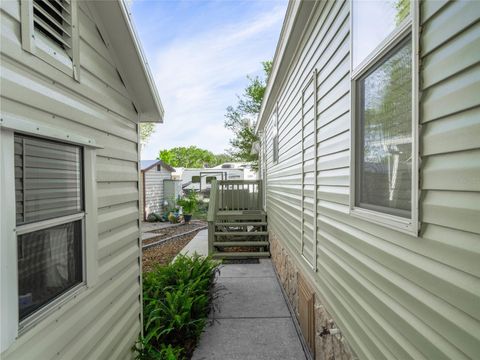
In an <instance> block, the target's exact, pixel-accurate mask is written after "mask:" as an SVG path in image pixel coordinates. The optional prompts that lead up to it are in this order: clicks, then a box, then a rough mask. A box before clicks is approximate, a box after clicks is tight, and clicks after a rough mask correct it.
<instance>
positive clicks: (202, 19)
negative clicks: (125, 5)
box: [131, 0, 287, 159]
mask: <svg viewBox="0 0 480 360" xmlns="http://www.w3.org/2000/svg"><path fill="white" fill-rule="evenodd" d="M286 7H287V1H286V0H268V1H266V0H257V1H253V0H251V1H229V0H217V1H203V0H202V1H199V0H196V1H195V0H190V1H184V0H178V1H155V0H134V1H133V4H132V7H131V11H132V14H133V19H134V22H135V26H136V29H137V32H138V35H139V37H140V40H141V42H142V46H143V49H144V51H145V53H146V56H147V58H148V62H149V64H150V68H151V70H152V73H153V76H154V78H155V82H156V84H157V87H158V92H159V94H160V97H161V99H162V103H163V106H164V108H165V121H164V124H159V125H156V132H155V134H153V135H152V137H151V138H150V141H149V143H148V144H147V145H146V146H145V148H144V149H143V151H142V159H154V158H156V157H157V155H158V151H159V150H160V149H166V148H171V147H174V146H189V145H196V146H199V147H202V148H205V149H208V150H211V151H213V152H214V153H222V152H224V151H225V149H226V148H228V147H229V144H228V140H229V138H230V137H231V133H230V132H229V131H228V130H226V129H225V128H224V127H223V121H224V114H225V109H226V107H227V106H229V105H235V104H236V100H237V97H236V96H237V94H238V95H240V94H241V93H242V92H243V89H244V88H245V86H246V85H247V83H248V80H247V79H246V76H247V75H250V76H255V75H257V74H261V72H262V66H261V61H264V60H268V59H272V58H273V55H274V53H275V47H276V44H277V41H278V37H279V34H280V30H281V27H282V22H283V18H284V15H285V10H286Z"/></svg>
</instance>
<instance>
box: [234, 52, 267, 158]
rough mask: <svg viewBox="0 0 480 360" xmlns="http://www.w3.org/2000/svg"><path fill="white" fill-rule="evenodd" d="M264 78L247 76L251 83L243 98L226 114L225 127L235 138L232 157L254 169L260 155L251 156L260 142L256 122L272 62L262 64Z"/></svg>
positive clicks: (240, 97)
mask: <svg viewBox="0 0 480 360" xmlns="http://www.w3.org/2000/svg"><path fill="white" fill-rule="evenodd" d="M262 66H263V72H264V76H262V77H259V76H256V77H254V78H252V77H250V76H247V79H248V80H249V81H250V83H249V84H248V86H247V87H246V88H245V91H244V93H243V94H242V96H239V97H238V104H237V105H236V106H235V107H233V106H229V107H228V108H227V113H226V114H225V117H226V120H225V127H226V128H227V129H230V130H232V132H233V135H234V136H233V138H232V139H231V140H230V145H232V148H231V149H230V150H229V153H230V155H231V156H232V157H233V158H235V159H237V160H243V161H249V162H252V163H253V167H254V168H257V167H258V164H257V162H258V155H257V154H253V155H252V154H251V151H252V145H253V144H254V143H255V142H256V141H258V137H257V136H256V134H255V121H256V119H257V117H258V114H259V113H260V109H261V107H262V101H263V96H264V95H265V90H266V88H267V79H268V76H269V75H270V73H271V71H272V62H271V61H264V62H262Z"/></svg>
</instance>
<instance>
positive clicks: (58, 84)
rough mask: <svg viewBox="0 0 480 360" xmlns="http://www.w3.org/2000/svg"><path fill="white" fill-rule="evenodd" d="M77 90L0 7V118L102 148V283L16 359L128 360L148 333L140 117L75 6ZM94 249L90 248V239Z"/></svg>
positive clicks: (42, 329)
mask: <svg viewBox="0 0 480 360" xmlns="http://www.w3.org/2000/svg"><path fill="white" fill-rule="evenodd" d="M78 7H79V9H78V21H79V32H80V65H81V68H80V70H79V73H80V82H76V81H73V79H72V78H71V77H69V76H67V75H65V74H63V73H61V72H60V71H57V70H56V69H55V68H54V67H52V66H51V65H49V64H48V63H46V62H44V61H42V60H41V59H39V58H37V57H36V56H33V55H31V54H30V53H28V52H26V51H24V50H22V44H21V33H20V30H21V26H20V21H21V15H20V1H19V0H9V1H2V2H1V4H0V22H1V24H2V32H1V40H0V43H1V58H0V60H1V61H0V63H1V65H0V67H1V74H0V76H1V81H0V83H1V106H0V107H1V110H2V113H3V112H5V113H8V114H13V115H15V116H16V117H18V118H22V119H26V120H29V121H31V122H34V123H36V124H38V125H39V126H40V127H42V126H49V127H52V128H59V129H62V130H64V131H68V132H71V133H72V134H76V135H80V136H83V137H86V138H93V139H95V141H96V143H97V144H98V145H100V146H101V147H102V148H99V149H97V150H96V174H95V179H96V189H97V190H96V193H97V199H96V203H97V205H98V223H97V226H98V243H97V244H95V246H96V247H97V249H98V259H97V260H96V261H97V262H98V278H99V279H98V282H97V283H96V284H95V286H93V287H89V288H86V289H85V290H84V291H83V292H81V293H79V294H78V295H77V296H76V298H75V299H72V300H70V301H68V302H66V303H65V304H63V305H62V306H61V307H60V308H59V309H57V310H55V311H54V312H53V313H52V314H51V315H50V316H48V317H46V318H45V319H43V320H42V321H40V322H39V323H38V324H36V325H35V326H34V327H33V328H32V329H29V330H28V331H26V332H24V333H23V334H21V335H20V336H19V337H18V338H17V340H16V341H15V343H14V344H13V345H12V346H11V347H10V348H9V349H7V350H6V351H5V352H4V353H2V354H1V356H0V357H1V358H2V359H5V360H9V359H76V360H77V359H78V360H80V359H126V358H132V357H133V355H132V352H131V351H130V348H131V346H132V345H133V344H134V342H135V340H136V339H137V336H138V334H139V333H140V330H141V321H140V314H141V304H140V298H139V294H140V281H139V278H140V265H139V263H140V262H139V260H140V259H139V256H140V249H139V221H138V220H139V208H138V200H139V193H138V156H139V153H138V140H137V139H138V133H137V126H138V124H137V122H138V114H137V113H136V112H135V110H134V108H133V106H132V98H131V96H130V95H129V93H128V91H127V89H126V88H125V86H124V85H123V84H122V82H121V80H120V78H119V76H118V73H117V70H116V66H115V65H114V64H115V62H114V60H113V57H112V56H111V52H110V50H109V49H108V48H107V46H106V45H105V43H104V42H103V40H102V38H101V37H100V35H99V31H98V30H97V24H96V22H95V20H94V16H93V15H92V9H91V7H89V6H88V5H87V4H86V2H84V1H78ZM86 241H89V239H86Z"/></svg>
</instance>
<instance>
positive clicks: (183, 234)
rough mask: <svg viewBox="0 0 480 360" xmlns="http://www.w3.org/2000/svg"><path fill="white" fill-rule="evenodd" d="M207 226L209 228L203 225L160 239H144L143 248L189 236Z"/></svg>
mask: <svg viewBox="0 0 480 360" xmlns="http://www.w3.org/2000/svg"><path fill="white" fill-rule="evenodd" d="M206 228H207V226H201V227H198V226H197V227H196V228H195V229H193V230H190V231H186V232H184V233H181V234H176V235H173V236H170V237H168V238H165V239H160V240H157V239H158V238H153V239H148V240H146V241H144V245H143V246H142V248H143V249H149V248H151V247H155V246H158V245H160V244H163V243H165V242H167V241H172V240H174V239H177V238H180V237H183V236H187V235H190V234H192V233H196V232H198V231H199V230H203V229H206ZM152 240H154V241H152Z"/></svg>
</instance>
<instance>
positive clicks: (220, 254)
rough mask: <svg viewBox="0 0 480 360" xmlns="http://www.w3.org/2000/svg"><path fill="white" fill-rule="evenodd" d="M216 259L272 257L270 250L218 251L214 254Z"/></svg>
mask: <svg viewBox="0 0 480 360" xmlns="http://www.w3.org/2000/svg"><path fill="white" fill-rule="evenodd" d="M212 257H213V258H214V259H242V258H243V259H244V258H260V257H262V258H267V257H270V253H269V252H268V251H258V252H217V253H214V254H213V255H212Z"/></svg>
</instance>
